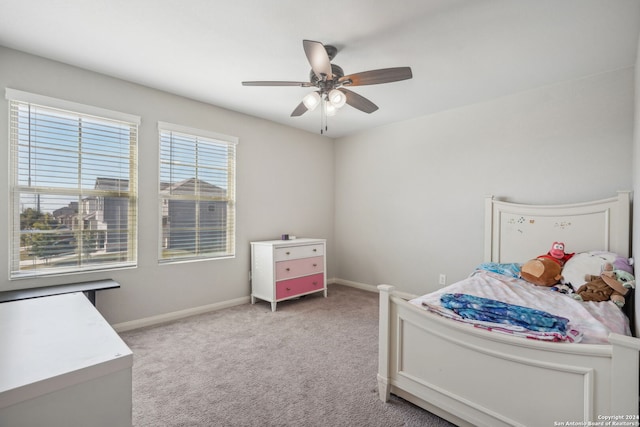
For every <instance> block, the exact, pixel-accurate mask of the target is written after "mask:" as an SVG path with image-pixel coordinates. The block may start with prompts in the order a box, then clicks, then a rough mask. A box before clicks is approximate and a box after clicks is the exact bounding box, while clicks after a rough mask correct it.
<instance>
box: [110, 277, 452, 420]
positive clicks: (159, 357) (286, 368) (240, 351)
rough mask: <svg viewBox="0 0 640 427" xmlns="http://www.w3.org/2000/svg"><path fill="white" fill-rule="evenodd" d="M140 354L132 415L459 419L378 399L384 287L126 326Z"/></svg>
mask: <svg viewBox="0 0 640 427" xmlns="http://www.w3.org/2000/svg"><path fill="white" fill-rule="evenodd" d="M121 336H122V338H123V339H124V341H125V342H126V343H127V344H128V345H129V347H130V348H131V350H132V351H133V353H134V365H133V424H134V426H136V427H146V426H153V427H160V426H296V427H299V426H371V427H374V426H381V427H390V426H415V427H417V426H451V424H449V423H447V422H446V421H444V420H442V419H440V418H438V417H436V416H435V415H432V414H430V413H429V412H427V411H424V410H422V409H420V408H417V407H415V406H413V405H412V404H410V403H408V402H406V401H404V400H402V399H399V398H397V397H395V396H392V400H391V401H390V402H389V403H383V402H381V401H380V400H379V398H378V389H377V382H376V374H377V364H378V347H377V346H378V295H377V294H375V293H372V292H366V291H362V290H358V289H354V288H350V287H346V286H340V285H330V286H329V296H328V298H324V297H323V296H322V294H320V293H318V294H314V295H309V296H306V297H303V298H300V299H298V300H293V301H286V302H282V303H278V310H277V311H276V312H275V313H272V312H271V308H270V305H269V304H268V303H265V302H258V303H256V304H255V305H250V304H246V305H242V306H237V307H232V308H228V309H224V310H220V311H216V312H212V313H207V314H203V315H198V316H194V317H190V318H187V319H182V320H179V321H176V322H172V323H167V324H164V325H160V326H155V327H150V328H144V329H138V330H134V331H129V332H124V333H122V334H121Z"/></svg>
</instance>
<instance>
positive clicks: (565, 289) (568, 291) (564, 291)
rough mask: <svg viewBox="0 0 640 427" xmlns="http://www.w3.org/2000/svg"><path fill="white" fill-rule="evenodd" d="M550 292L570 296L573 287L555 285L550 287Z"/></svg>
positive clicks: (560, 284)
mask: <svg viewBox="0 0 640 427" xmlns="http://www.w3.org/2000/svg"><path fill="white" fill-rule="evenodd" d="M551 290H552V291H556V292H560V293H561V294H572V293H573V286H571V285H565V284H563V283H556V284H555V285H553V286H552V287H551Z"/></svg>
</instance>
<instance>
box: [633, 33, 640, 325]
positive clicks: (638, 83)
mask: <svg viewBox="0 0 640 427" xmlns="http://www.w3.org/2000/svg"><path fill="white" fill-rule="evenodd" d="M634 93H635V116H634V136H633V156H632V158H633V160H632V162H633V192H634V194H636V198H637V197H638V196H637V195H640V169H639V168H640V40H639V41H638V54H637V55H636V67H635V91H634ZM634 205H635V206H634V209H633V226H632V235H633V238H632V241H631V250H632V252H633V256H634V258H636V259H639V260H638V262H640V255H639V254H640V207H638V205H637V204H636V203H635V202H634ZM636 276H640V273H639V272H638V267H636ZM635 315H636V325H635V326H636V335H637V334H638V333H640V304H636V306H635Z"/></svg>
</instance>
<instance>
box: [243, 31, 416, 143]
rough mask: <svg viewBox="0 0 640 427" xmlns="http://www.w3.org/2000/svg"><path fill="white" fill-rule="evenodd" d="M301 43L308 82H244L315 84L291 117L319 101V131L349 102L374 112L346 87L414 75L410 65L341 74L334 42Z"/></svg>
mask: <svg viewBox="0 0 640 427" xmlns="http://www.w3.org/2000/svg"><path fill="white" fill-rule="evenodd" d="M302 46H303V47H304V53H305V54H306V56H307V60H308V61H309V64H311V72H310V73H309V81H308V82H294V81H247V82H242V85H243V86H300V87H315V88H317V90H315V91H313V92H311V93H309V94H307V95H306V96H305V97H304V98H303V99H302V102H300V104H298V106H297V107H296V108H295V109H294V110H293V112H292V113H291V117H297V116H301V115H303V114H304V113H306V112H307V111H312V110H314V109H315V108H316V107H317V106H318V105H320V106H321V108H322V113H321V127H320V133H323V130H324V131H326V130H327V122H326V118H327V116H332V115H334V114H335V113H336V109H338V108H340V107H342V106H343V105H344V104H349V105H350V106H352V107H353V108H356V109H358V110H360V111H364V112H365V113H369V114H370V113H373V112H374V111H376V110H377V109H378V106H377V105H376V104H374V103H373V102H371V101H369V100H368V99H367V98H365V97H364V96H361V95H358V94H357V93H355V92H352V91H350V90H349V89H347V88H346V87H350V86H364V85H375V84H381V83H391V82H397V81H400V80H407V79H410V78H412V77H413V74H412V73H411V67H395V68H382V69H379V70H370V71H363V72H360V73H355V74H348V75H346V76H345V75H344V71H342V68H341V67H340V66H338V65H336V64H332V63H331V60H333V58H334V57H335V56H336V54H337V53H338V49H336V47H335V46H331V45H323V44H322V43H320V42H317V41H312V40H303V41H302Z"/></svg>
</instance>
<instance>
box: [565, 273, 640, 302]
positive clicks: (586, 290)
mask: <svg viewBox="0 0 640 427" xmlns="http://www.w3.org/2000/svg"><path fill="white" fill-rule="evenodd" d="M585 280H586V281H587V283H585V284H584V285H582V286H580V288H578V291H577V292H576V293H575V294H574V295H573V297H574V298H575V299H577V300H581V301H597V302H600V301H609V300H611V301H613V302H614V304H616V305H617V306H618V307H623V306H624V303H625V299H624V297H625V295H626V294H627V292H628V291H629V289H630V288H634V287H635V279H634V277H633V275H632V274H631V273H629V272H626V271H623V270H614V269H613V265H612V264H611V263H607V264H605V266H604V270H603V271H602V274H601V275H600V276H594V275H589V274H588V275H586V277H585Z"/></svg>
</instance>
